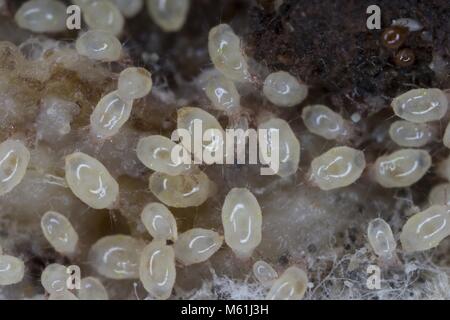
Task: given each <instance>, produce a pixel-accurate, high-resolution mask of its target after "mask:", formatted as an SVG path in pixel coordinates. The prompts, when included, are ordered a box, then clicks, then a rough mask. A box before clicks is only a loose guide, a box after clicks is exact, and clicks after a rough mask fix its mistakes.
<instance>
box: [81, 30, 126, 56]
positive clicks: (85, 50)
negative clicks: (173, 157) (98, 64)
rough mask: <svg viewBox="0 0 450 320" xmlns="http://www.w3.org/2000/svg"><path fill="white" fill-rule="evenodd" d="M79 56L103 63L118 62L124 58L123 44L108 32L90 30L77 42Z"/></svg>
mask: <svg viewBox="0 0 450 320" xmlns="http://www.w3.org/2000/svg"><path fill="white" fill-rule="evenodd" d="M75 48H76V49H77V52H78V54H79V55H82V56H85V57H88V58H89V59H92V60H98V61H103V62H112V61H118V60H119V59H120V57H121V56H122V44H121V43H120V41H119V39H117V38H116V37H115V36H114V35H112V34H111V33H109V32H108V31H103V30H89V31H86V32H85V33H83V34H81V35H80V36H79V37H78V39H77V41H76V42H75Z"/></svg>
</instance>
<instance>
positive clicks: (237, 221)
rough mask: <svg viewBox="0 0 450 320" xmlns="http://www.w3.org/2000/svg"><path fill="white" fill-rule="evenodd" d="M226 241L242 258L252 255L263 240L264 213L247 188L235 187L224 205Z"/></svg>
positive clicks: (223, 218) (223, 222) (223, 216)
mask: <svg viewBox="0 0 450 320" xmlns="http://www.w3.org/2000/svg"><path fill="white" fill-rule="evenodd" d="M222 224H223V229H224V234H225V242H226V243H227V245H228V246H229V247H230V248H231V249H232V250H233V252H234V253H235V254H236V255H237V256H239V257H242V258H247V257H250V256H251V254H252V253H253V250H255V248H256V247H257V246H258V245H259V244H260V242H261V225H262V214H261V207H260V206H259V203H258V200H256V198H255V196H254V195H253V194H252V193H251V192H250V191H249V190H248V189H245V188H233V189H231V190H230V192H229V193H228V194H227V196H226V198H225V201H224V203H223V207H222Z"/></svg>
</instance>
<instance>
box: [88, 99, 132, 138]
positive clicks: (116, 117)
mask: <svg viewBox="0 0 450 320" xmlns="http://www.w3.org/2000/svg"><path fill="white" fill-rule="evenodd" d="M132 107H133V101H126V100H123V99H122V98H121V97H120V96H119V95H118V93H117V91H113V92H111V93H108V94H107V95H106V96H104V97H103V98H101V99H100V101H99V102H98V104H97V106H96V107H95V109H94V112H92V114H91V132H92V133H93V134H94V135H95V136H96V137H97V138H100V139H106V138H110V137H112V136H114V135H115V134H117V133H118V132H119V130H120V128H122V126H123V125H124V124H125V122H127V120H128V119H129V118H130V114H131V109H132Z"/></svg>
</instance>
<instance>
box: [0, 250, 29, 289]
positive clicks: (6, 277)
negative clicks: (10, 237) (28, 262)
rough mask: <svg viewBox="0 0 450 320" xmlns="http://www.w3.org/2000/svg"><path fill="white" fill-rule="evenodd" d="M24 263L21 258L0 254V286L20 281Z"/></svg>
mask: <svg viewBox="0 0 450 320" xmlns="http://www.w3.org/2000/svg"><path fill="white" fill-rule="evenodd" d="M24 274H25V264H24V263H23V261H22V260H20V259H18V258H16V257H13V256H8V255H0V286H9V285H12V284H16V283H19V282H21V281H22V279H23V276H24Z"/></svg>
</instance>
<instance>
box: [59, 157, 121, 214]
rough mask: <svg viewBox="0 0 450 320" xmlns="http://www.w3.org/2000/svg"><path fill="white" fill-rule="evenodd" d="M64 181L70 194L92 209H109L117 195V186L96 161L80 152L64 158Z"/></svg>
mask: <svg viewBox="0 0 450 320" xmlns="http://www.w3.org/2000/svg"><path fill="white" fill-rule="evenodd" d="M65 169H66V181H67V184H68V185H69V187H70V189H71V190H72V192H73V193H74V194H75V195H76V196H77V197H78V198H79V199H80V200H81V201H83V202H84V203H86V204H87V205H89V206H90V207H92V208H94V209H104V208H109V207H111V206H112V205H113V204H114V202H115V201H116V199H117V196H118V194H119V185H118V184H117V182H116V180H114V178H113V177H112V176H111V175H110V173H109V172H108V170H107V169H106V168H105V166H104V165H103V164H101V163H100V162H99V161H98V160H97V159H95V158H92V157H90V156H88V155H87V154H85V153H82V152H75V153H72V154H70V155H68V156H67V157H66V167H65Z"/></svg>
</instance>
